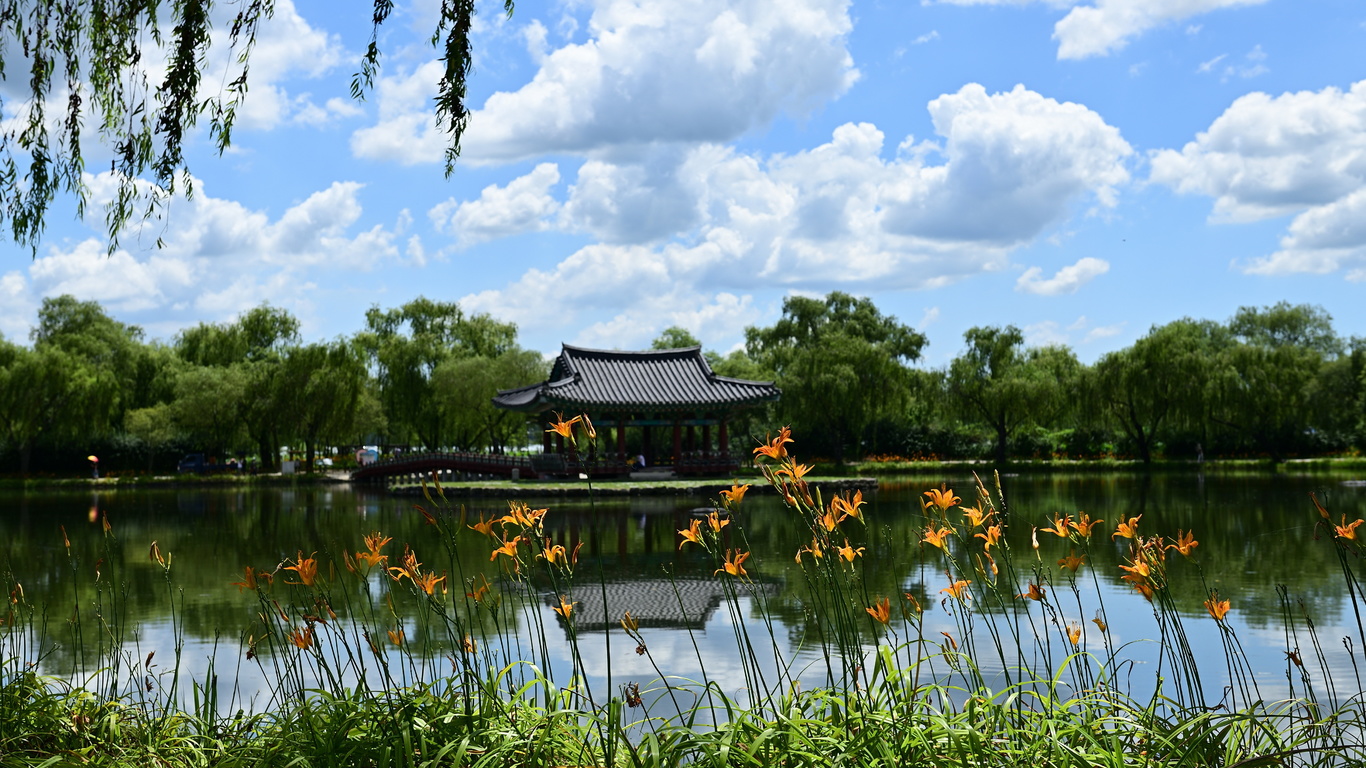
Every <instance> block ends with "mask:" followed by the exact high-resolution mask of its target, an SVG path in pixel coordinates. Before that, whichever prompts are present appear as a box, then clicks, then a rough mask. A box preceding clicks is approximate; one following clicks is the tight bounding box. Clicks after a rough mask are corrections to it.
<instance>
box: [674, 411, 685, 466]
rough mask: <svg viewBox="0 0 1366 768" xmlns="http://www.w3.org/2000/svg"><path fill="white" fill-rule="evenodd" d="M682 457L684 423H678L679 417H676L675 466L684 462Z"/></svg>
mask: <svg viewBox="0 0 1366 768" xmlns="http://www.w3.org/2000/svg"><path fill="white" fill-rule="evenodd" d="M682 457H683V425H682V424H679V423H678V419H676V418H675V419H674V466H678V465H679V464H681V463H682V462H681V461H680V459H681V458H682Z"/></svg>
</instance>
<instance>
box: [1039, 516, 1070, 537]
mask: <svg viewBox="0 0 1366 768" xmlns="http://www.w3.org/2000/svg"><path fill="white" fill-rule="evenodd" d="M1071 526H1072V516H1071V515H1054V516H1053V526H1052V527H1051V528H1040V529H1039V530H1041V531H1043V532H1044V533H1053V534H1057V535H1058V537H1059V538H1063V539H1065V538H1067V536H1068V533H1069V530H1070V528H1071Z"/></svg>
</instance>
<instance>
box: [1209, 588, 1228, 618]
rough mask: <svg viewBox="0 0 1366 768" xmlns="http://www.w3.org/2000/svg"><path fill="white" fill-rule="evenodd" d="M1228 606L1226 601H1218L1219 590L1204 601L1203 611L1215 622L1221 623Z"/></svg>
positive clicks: (1226, 613)
mask: <svg viewBox="0 0 1366 768" xmlns="http://www.w3.org/2000/svg"><path fill="white" fill-rule="evenodd" d="M1228 609H1229V604H1228V601H1227V600H1220V599H1219V590H1214V591H1212V592H1210V593H1209V599H1208V600H1206V601H1205V610H1207V611H1209V615H1211V616H1213V617H1214V620H1215V621H1223V620H1224V617H1225V616H1227V615H1228Z"/></svg>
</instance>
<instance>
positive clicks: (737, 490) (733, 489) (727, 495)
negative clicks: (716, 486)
mask: <svg viewBox="0 0 1366 768" xmlns="http://www.w3.org/2000/svg"><path fill="white" fill-rule="evenodd" d="M748 490H749V483H745V484H744V485H735V484H732V485H731V486H730V490H729V491H721V498H723V499H725V500H726V506H727V507H729V506H730V505H731V504H739V503H740V502H741V501H742V500H744V498H745V492H746V491H748Z"/></svg>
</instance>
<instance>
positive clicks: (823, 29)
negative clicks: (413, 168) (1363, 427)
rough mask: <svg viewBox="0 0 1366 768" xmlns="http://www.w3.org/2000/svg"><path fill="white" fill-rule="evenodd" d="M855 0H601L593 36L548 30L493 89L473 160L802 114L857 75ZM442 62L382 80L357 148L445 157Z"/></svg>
mask: <svg viewBox="0 0 1366 768" xmlns="http://www.w3.org/2000/svg"><path fill="white" fill-rule="evenodd" d="M848 4H849V2H848V0H792V2H788V3H782V4H774V3H772V2H767V0H738V1H736V0H598V1H597V2H596V3H595V4H594V8H593V13H592V15H591V17H590V19H589V21H588V30H587V31H588V39H587V40H586V41H585V42H581V43H567V44H565V45H563V46H562V47H560V48H557V49H555V50H553V51H548V52H547V51H545V50H544V49H543V48H541V47H540V46H544V45H546V44H547V41H546V35H544V34H543V33H542V31H541V30H540V29H537V28H535V27H530V28H528V29H527V32H526V39H527V41H528V42H529V44H531V45H533V50H534V51H535V53H534V55H535V56H536V57H538V58H539V65H540V66H539V70H538V71H537V73H536V75H535V76H534V77H533V78H532V80H531V82H529V83H527V84H526V85H524V86H522V87H521V88H520V89H518V90H516V91H510V92H499V93H495V94H494V95H492V96H490V97H489V99H488V100H487V101H486V102H485V103H484V105H483V107H482V108H480V109H478V110H476V111H475V112H473V113H472V114H471V116H470V123H469V128H468V130H467V131H466V133H465V136H464V139H463V150H464V152H463V155H462V157H463V159H464V161H465V162H471V163H483V162H507V161H515V160H519V159H525V158H532V157H537V156H541V155H545V154H548V153H566V152H567V153H589V152H593V151H597V150H603V149H611V150H613V151H619V150H620V148H621V147H623V146H630V145H640V144H649V143H654V142H682V143H689V144H695V143H701V142H721V141H728V140H730V139H733V138H735V137H737V136H740V135H742V134H743V133H745V132H746V131H748V130H750V129H752V128H755V127H758V126H762V125H765V124H767V123H768V122H769V121H771V120H772V119H773V118H774V117H776V116H777V115H778V114H780V113H783V112H787V113H795V114H803V113H805V112H807V111H809V110H811V109H813V108H815V107H817V106H819V105H821V104H823V103H825V102H826V101H828V100H830V99H831V98H833V97H835V96H838V95H839V94H841V93H843V92H844V91H845V90H846V89H847V88H848V87H849V86H850V85H851V84H852V83H853V82H854V80H855V79H856V78H857V77H858V71H857V70H856V69H855V68H854V65H853V59H852V58H851V56H850V55H849V52H848V50H847V49H846V47H845V42H846V37H847V35H848V33H849V31H850V29H851V28H852V22H851V21H850V19H849V15H848ZM438 66H439V65H437V64H435V63H434V62H433V63H431V64H427V65H423V66H422V67H419V68H417V69H416V70H414V71H413V72H411V73H408V74H407V75H406V76H398V77H395V78H383V79H381V81H380V83H379V87H378V88H377V97H378V102H379V105H380V119H379V122H378V124H377V125H375V126H373V127H370V128H367V129H363V130H362V131H358V132H357V133H356V134H355V137H354V139H353V142H352V148H353V151H355V152H356V154H358V155H360V156H363V157H372V158H380V159H392V160H397V161H399V162H404V163H413V162H423V161H426V162H436V161H439V160H440V159H441V157H442V154H441V152H442V150H443V149H444V146H445V145H444V136H443V135H441V134H440V133H439V132H436V131H435V130H434V127H433V126H432V125H431V117H430V109H429V103H428V100H429V99H430V97H431V95H432V93H433V91H434V88H435V83H436V82H437V79H438V78H439V77H440V71H439V69H433V68H434V67H438Z"/></svg>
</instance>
